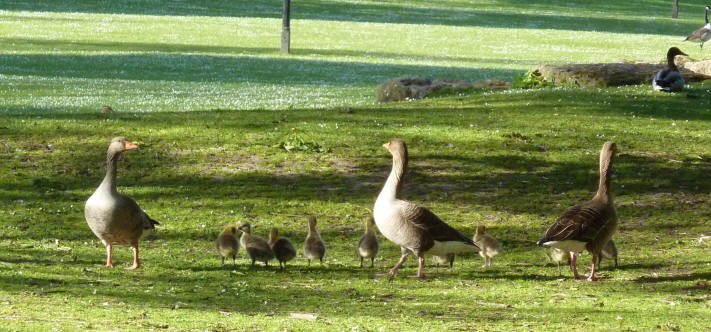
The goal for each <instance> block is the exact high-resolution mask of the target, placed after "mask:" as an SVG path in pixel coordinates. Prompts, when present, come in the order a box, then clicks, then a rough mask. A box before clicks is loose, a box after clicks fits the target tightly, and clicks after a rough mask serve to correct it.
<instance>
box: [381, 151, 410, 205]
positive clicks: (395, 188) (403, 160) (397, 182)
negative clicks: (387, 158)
mask: <svg viewBox="0 0 711 332" xmlns="http://www.w3.org/2000/svg"><path fill="white" fill-rule="evenodd" d="M406 170H407V156H400V155H397V154H393V167H392V170H391V171H390V175H389V176H388V179H387V181H385V185H384V186H383V189H382V191H380V195H378V200H386V199H387V200H395V199H396V198H397V197H398V196H399V194H400V191H401V189H402V184H403V181H402V180H403V177H404V176H405V171H406Z"/></svg>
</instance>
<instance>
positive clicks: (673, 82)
mask: <svg viewBox="0 0 711 332" xmlns="http://www.w3.org/2000/svg"><path fill="white" fill-rule="evenodd" d="M677 55H686V53H684V52H682V51H681V50H680V49H678V48H676V47H672V48H670V49H669V51H667V68H665V69H664V70H662V71H660V72H658V73H657V75H656V76H654V79H653V80H652V89H654V91H664V92H679V91H681V90H682V89H684V83H685V82H684V77H683V76H681V73H680V72H679V68H678V67H677V66H676V64H675V63H674V57H676V56H677Z"/></svg>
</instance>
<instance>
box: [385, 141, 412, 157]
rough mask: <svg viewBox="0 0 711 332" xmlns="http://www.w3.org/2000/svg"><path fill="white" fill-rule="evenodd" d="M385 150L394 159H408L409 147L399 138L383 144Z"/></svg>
mask: <svg viewBox="0 0 711 332" xmlns="http://www.w3.org/2000/svg"><path fill="white" fill-rule="evenodd" d="M383 147H384V148H385V150H388V152H390V154H392V155H393V157H397V158H399V159H407V145H405V142H404V141H403V140H401V139H399V138H395V139H392V140H390V141H389V142H387V143H385V144H383Z"/></svg>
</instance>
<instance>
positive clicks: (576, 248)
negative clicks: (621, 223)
mask: <svg viewBox="0 0 711 332" xmlns="http://www.w3.org/2000/svg"><path fill="white" fill-rule="evenodd" d="M616 153H617V146H616V145H615V143H613V142H605V144H604V145H603V146H602V150H601V151H600V184H599V186H598V189H597V193H596V194H595V196H594V197H593V199H592V200H591V201H589V202H587V203H584V204H581V205H576V206H573V207H571V208H569V209H568V210H567V211H565V213H563V215H562V216H560V217H559V218H558V220H556V221H555V223H554V224H553V225H552V226H551V227H550V228H548V231H546V234H545V235H543V237H542V238H541V239H540V240H539V241H538V245H539V246H540V245H544V246H548V247H553V248H558V249H561V250H563V251H566V252H570V253H571V254H570V256H571V266H572V268H573V274H574V275H575V278H576V279H582V278H584V277H582V276H580V275H578V269H577V266H576V265H575V260H576V256H577V255H576V254H577V253H580V252H582V251H583V250H586V249H587V250H588V251H589V252H590V253H591V254H592V256H593V258H592V270H591V271H590V276H589V277H588V278H587V279H588V281H594V280H597V279H598V277H597V276H596V275H595V269H596V264H597V261H598V259H599V257H600V254H601V251H602V248H603V247H604V246H605V244H606V243H607V242H608V241H609V240H610V238H611V237H612V235H613V234H614V233H615V230H616V229H617V212H616V211H615V204H614V203H613V201H612V194H611V192H610V184H611V183H610V182H611V181H610V178H611V175H612V161H613V159H614V157H615V154H616Z"/></svg>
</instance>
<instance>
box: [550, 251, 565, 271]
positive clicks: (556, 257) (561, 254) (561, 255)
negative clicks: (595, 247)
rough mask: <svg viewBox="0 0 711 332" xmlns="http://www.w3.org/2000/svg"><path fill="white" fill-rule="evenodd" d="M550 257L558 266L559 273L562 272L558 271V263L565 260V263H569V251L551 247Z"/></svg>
mask: <svg viewBox="0 0 711 332" xmlns="http://www.w3.org/2000/svg"><path fill="white" fill-rule="evenodd" d="M550 258H551V260H552V261H554V262H555V264H556V265H557V266H558V274H559V275H560V274H562V272H561V271H560V263H563V262H565V264H568V265H570V253H569V252H567V251H565V250H562V249H558V248H555V247H551V255H550Z"/></svg>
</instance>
